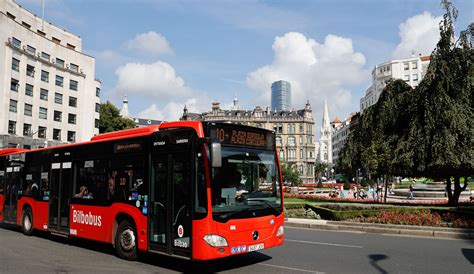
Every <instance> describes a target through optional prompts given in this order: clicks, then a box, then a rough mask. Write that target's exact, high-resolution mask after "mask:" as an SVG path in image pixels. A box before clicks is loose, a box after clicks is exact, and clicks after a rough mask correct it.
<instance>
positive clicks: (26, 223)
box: [21, 207, 33, 236]
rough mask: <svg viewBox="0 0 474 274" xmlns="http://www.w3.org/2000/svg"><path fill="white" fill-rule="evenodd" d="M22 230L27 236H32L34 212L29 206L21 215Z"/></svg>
mask: <svg viewBox="0 0 474 274" xmlns="http://www.w3.org/2000/svg"><path fill="white" fill-rule="evenodd" d="M21 232H23V234H25V235H26V236H30V235H31V234H32V233H33V213H32V212H31V209H30V208H29V207H27V208H25V210H23V215H22V217H21Z"/></svg>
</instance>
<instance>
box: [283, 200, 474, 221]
mask: <svg viewBox="0 0 474 274" xmlns="http://www.w3.org/2000/svg"><path fill="white" fill-rule="evenodd" d="M298 208H304V209H308V208H310V209H312V210H313V211H314V212H316V213H317V214H318V215H320V216H321V218H323V219H325V220H335V221H343V220H348V219H353V218H356V217H370V216H375V215H376V214H377V213H379V212H381V211H392V212H398V213H403V212H407V213H415V212H419V211H421V210H429V211H430V212H431V213H435V212H436V213H438V214H439V215H441V216H443V215H444V214H446V213H448V212H449V213H451V214H453V215H455V216H458V217H463V218H465V219H471V220H474V207H458V208H452V207H428V206H417V207H416V206H415V207H412V206H410V207H408V206H399V207H393V208H383V207H380V208H368V209H361V208H360V207H359V208H358V209H351V207H350V204H349V205H348V208H347V209H338V210H335V209H330V208H326V207H324V204H322V205H321V206H319V205H315V204H306V203H295V204H285V209H286V210H288V209H298Z"/></svg>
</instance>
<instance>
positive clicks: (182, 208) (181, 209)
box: [173, 205, 189, 226]
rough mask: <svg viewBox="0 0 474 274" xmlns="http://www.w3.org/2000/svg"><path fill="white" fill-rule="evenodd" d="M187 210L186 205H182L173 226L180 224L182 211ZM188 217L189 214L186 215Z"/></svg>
mask: <svg viewBox="0 0 474 274" xmlns="http://www.w3.org/2000/svg"><path fill="white" fill-rule="evenodd" d="M185 208H186V205H182V206H181V207H180V208H179V210H178V213H176V217H175V219H174V223H173V226H175V225H176V223H177V222H178V217H179V215H180V214H181V211H183V210H184V209H185ZM186 216H189V214H186Z"/></svg>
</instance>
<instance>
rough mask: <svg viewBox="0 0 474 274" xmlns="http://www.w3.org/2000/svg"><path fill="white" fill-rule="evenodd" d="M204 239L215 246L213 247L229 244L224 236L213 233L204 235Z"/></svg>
mask: <svg viewBox="0 0 474 274" xmlns="http://www.w3.org/2000/svg"><path fill="white" fill-rule="evenodd" d="M204 241H206V243H208V244H209V245H210V246H213V247H221V246H228V245H227V240H226V239H225V238H224V237H222V236H219V235H213V234H209V235H206V236H204Z"/></svg>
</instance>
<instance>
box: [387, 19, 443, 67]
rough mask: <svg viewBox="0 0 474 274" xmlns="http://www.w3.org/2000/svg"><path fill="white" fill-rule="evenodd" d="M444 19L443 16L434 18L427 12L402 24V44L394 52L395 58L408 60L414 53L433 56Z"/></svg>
mask: <svg viewBox="0 0 474 274" xmlns="http://www.w3.org/2000/svg"><path fill="white" fill-rule="evenodd" d="M442 19H443V18H442V17H441V16H439V17H434V16H433V15H431V13H429V12H426V11H425V12H424V13H422V14H419V15H415V16H413V17H410V18H408V19H407V20H406V21H405V22H403V23H401V24H400V26H399V28H400V32H399V35H400V44H398V46H397V47H396V49H395V51H394V52H393V58H395V59H402V58H408V57H410V56H411V55H412V51H414V52H415V54H419V53H421V54H423V55H429V54H431V52H432V51H433V49H434V48H435V47H436V43H437V42H438V40H439V22H440V21H441V20H442Z"/></svg>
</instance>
